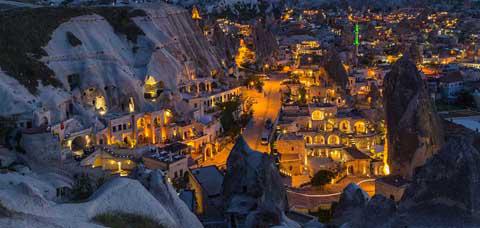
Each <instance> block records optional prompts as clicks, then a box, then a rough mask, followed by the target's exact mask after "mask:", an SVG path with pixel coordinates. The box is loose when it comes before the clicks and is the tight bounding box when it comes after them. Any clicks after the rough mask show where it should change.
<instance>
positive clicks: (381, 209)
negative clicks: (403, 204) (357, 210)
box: [361, 195, 397, 227]
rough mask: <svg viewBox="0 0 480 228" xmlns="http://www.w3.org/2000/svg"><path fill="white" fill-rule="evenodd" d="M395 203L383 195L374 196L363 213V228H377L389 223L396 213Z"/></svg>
mask: <svg viewBox="0 0 480 228" xmlns="http://www.w3.org/2000/svg"><path fill="white" fill-rule="evenodd" d="M396 209H397V207H396V205H395V202H394V201H393V200H391V199H388V198H386V197H385V196H383V195H374V196H373V197H372V199H370V200H369V201H368V203H367V206H366V207H365V209H364V210H363V213H362V215H363V216H362V218H363V219H362V222H361V223H362V226H363V227H376V226H378V225H379V224H385V223H387V222H388V221H389V220H390V219H391V218H392V217H393V216H394V215H395V212H396Z"/></svg>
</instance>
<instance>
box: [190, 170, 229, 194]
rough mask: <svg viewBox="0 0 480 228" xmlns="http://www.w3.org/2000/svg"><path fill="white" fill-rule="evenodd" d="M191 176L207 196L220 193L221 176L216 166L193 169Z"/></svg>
mask: <svg viewBox="0 0 480 228" xmlns="http://www.w3.org/2000/svg"><path fill="white" fill-rule="evenodd" d="M192 174H193V176H194V177H195V179H196V180H197V181H198V183H199V184H200V185H201V186H202V188H203V189H204V190H205V191H206V192H207V195H208V196H216V195H220V194H221V193H222V184H223V174H222V173H221V172H220V170H218V168H217V167H216V166H214V165H211V166H205V167H201V168H197V169H193V170H192Z"/></svg>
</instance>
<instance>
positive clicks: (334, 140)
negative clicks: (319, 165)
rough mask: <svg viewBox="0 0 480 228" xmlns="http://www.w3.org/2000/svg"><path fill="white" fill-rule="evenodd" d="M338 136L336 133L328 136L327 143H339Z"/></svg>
mask: <svg viewBox="0 0 480 228" xmlns="http://www.w3.org/2000/svg"><path fill="white" fill-rule="evenodd" d="M339 144H340V138H339V137H338V136H337V135H330V136H328V145H339Z"/></svg>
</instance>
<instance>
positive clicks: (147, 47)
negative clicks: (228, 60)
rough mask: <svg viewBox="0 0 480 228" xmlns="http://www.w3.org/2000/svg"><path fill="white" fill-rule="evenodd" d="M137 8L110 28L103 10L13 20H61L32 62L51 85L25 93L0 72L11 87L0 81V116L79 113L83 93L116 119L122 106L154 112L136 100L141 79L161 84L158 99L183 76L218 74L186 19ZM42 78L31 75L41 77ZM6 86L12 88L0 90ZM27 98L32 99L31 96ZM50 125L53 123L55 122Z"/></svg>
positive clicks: (178, 13) (177, 12)
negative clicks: (71, 109) (74, 108)
mask: <svg viewBox="0 0 480 228" xmlns="http://www.w3.org/2000/svg"><path fill="white" fill-rule="evenodd" d="M138 7H139V9H135V10H136V11H135V12H142V13H134V14H133V13H132V14H130V13H128V15H129V16H128V17H127V16H121V17H119V18H118V20H116V19H117V17H112V18H109V17H108V15H110V14H112V12H116V11H115V10H117V8H115V9H114V8H108V7H105V8H102V9H101V10H99V9H89V8H85V9H83V8H82V9H80V8H79V9H77V8H67V9H64V8H49V9H48V10H45V9H28V10H25V11H27V12H17V13H19V14H21V13H28V14H31V15H37V16H38V17H41V18H42V17H43V18H46V19H45V20H43V21H42V23H48V21H49V20H50V19H51V20H55V19H56V17H54V16H55V15H64V16H63V17H62V21H61V22H63V23H60V25H59V26H58V27H54V28H53V29H52V30H53V33H52V34H50V35H48V34H47V36H48V37H49V40H47V42H45V44H44V45H45V46H43V47H42V46H40V47H38V49H41V50H42V51H41V52H42V53H43V56H42V57H41V58H39V61H40V62H41V63H43V64H44V65H45V66H46V67H47V69H50V71H51V72H50V73H48V72H47V73H45V72H43V71H42V72H43V74H48V77H47V76H45V77H43V76H42V77H40V79H41V80H44V79H43V78H46V79H49V81H52V82H59V83H54V85H53V84H52V83H50V82H49V83H44V81H41V80H40V83H39V85H38V86H37V88H33V89H32V88H29V89H28V90H27V89H25V87H27V86H26V84H25V82H24V81H25V80H15V79H14V78H18V76H16V77H13V75H12V74H11V73H10V72H6V71H5V70H6V69H1V70H4V72H1V71H0V77H2V78H9V76H10V77H11V78H12V79H11V80H10V79H9V80H2V81H0V94H2V95H4V96H3V97H5V98H6V99H3V100H2V101H1V102H0V104H1V105H0V115H8V114H12V113H23V112H31V111H32V110H33V109H35V108H36V107H37V106H38V105H39V104H40V103H42V105H43V106H46V107H47V108H48V109H50V110H53V111H54V112H53V113H55V112H56V111H59V109H60V108H59V107H58V106H60V105H61V104H62V103H64V102H65V101H67V100H73V101H74V103H78V106H80V108H81V106H82V105H83V103H84V102H85V101H84V100H82V99H83V97H82V96H83V93H84V92H85V90H88V89H92V91H94V93H95V94H98V95H102V96H104V97H105V99H106V103H107V106H108V109H109V110H120V111H122V107H123V108H124V107H125V104H128V100H129V99H130V98H133V100H134V102H135V108H136V109H137V110H138V111H143V110H148V109H150V108H152V107H157V106H161V105H162V104H161V101H160V100H159V99H157V101H156V102H151V101H147V100H146V99H145V98H144V95H143V92H144V88H143V85H144V82H145V79H146V77H147V76H148V75H151V76H152V77H154V78H155V79H156V81H157V82H161V83H162V84H163V85H164V87H165V90H166V91H171V92H173V93H175V92H176V91H177V89H178V87H177V85H178V83H180V82H181V81H187V80H188V78H187V74H188V72H196V73H197V75H198V76H199V77H200V76H205V77H208V76H210V72H211V71H212V70H219V69H220V64H219V61H218V58H217V55H216V54H215V52H214V50H213V48H212V47H211V46H210V45H209V43H208V41H207V40H206V39H205V37H204V36H203V34H202V32H201V31H200V29H199V28H198V27H197V26H196V25H195V24H194V23H193V21H192V20H191V19H190V14H189V12H188V11H186V10H184V9H181V8H178V7H174V6H171V5H168V4H163V3H152V4H142V5H138ZM130 10H131V11H130V12H132V10H134V9H130ZM45 11H47V12H45ZM97 12H101V13H97ZM126 12H128V10H126ZM52 15H54V16H52ZM120 15H122V14H120ZM18 23H20V24H21V23H28V22H24V21H19V22H18ZM1 24H2V22H1V21H0V25H1ZM52 26H57V25H52ZM48 28H49V29H50V27H48ZM43 35H45V34H42V37H40V34H39V33H37V32H32V33H31V34H30V36H29V37H30V38H31V39H32V40H35V39H40V40H43V39H44V36H43ZM72 37H74V38H72ZM72 40H73V41H72ZM42 42H43V41H42ZM2 45H9V44H8V43H7V44H2ZM39 45H41V42H40V43H39ZM27 51H28V50H27ZM37 57H38V56H33V58H37ZM19 62H21V61H19ZM42 72H40V74H39V75H43V74H42ZM72 76H74V77H72ZM23 77H31V75H28V76H25V75H23ZM46 79H45V80H46ZM50 79H51V80H50ZM53 79H54V80H53ZM45 82H47V81H45ZM6 83H9V84H11V85H13V86H10V85H8V86H7V85H4V84H6ZM11 87H13V88H14V89H12V88H11ZM34 90H36V91H37V92H35V93H34V92H32V91H34ZM45 98H49V99H45ZM3 107H15V108H14V109H13V110H8V109H6V108H5V109H4V108H3ZM58 118H60V117H54V119H57V121H58Z"/></svg>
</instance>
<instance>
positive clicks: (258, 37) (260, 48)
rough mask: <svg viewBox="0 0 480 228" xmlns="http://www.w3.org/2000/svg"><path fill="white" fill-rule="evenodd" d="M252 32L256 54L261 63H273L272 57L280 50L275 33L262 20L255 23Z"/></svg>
mask: <svg viewBox="0 0 480 228" xmlns="http://www.w3.org/2000/svg"><path fill="white" fill-rule="evenodd" d="M252 32H253V43H254V46H255V54H256V56H257V60H258V61H259V63H260V64H262V65H263V64H267V63H268V64H271V63H273V59H272V57H273V56H274V55H275V52H277V51H278V46H277V40H276V38H275V35H273V33H272V31H271V30H270V29H269V28H267V27H266V25H265V24H264V23H262V22H257V23H255V24H254V26H253V29H252Z"/></svg>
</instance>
